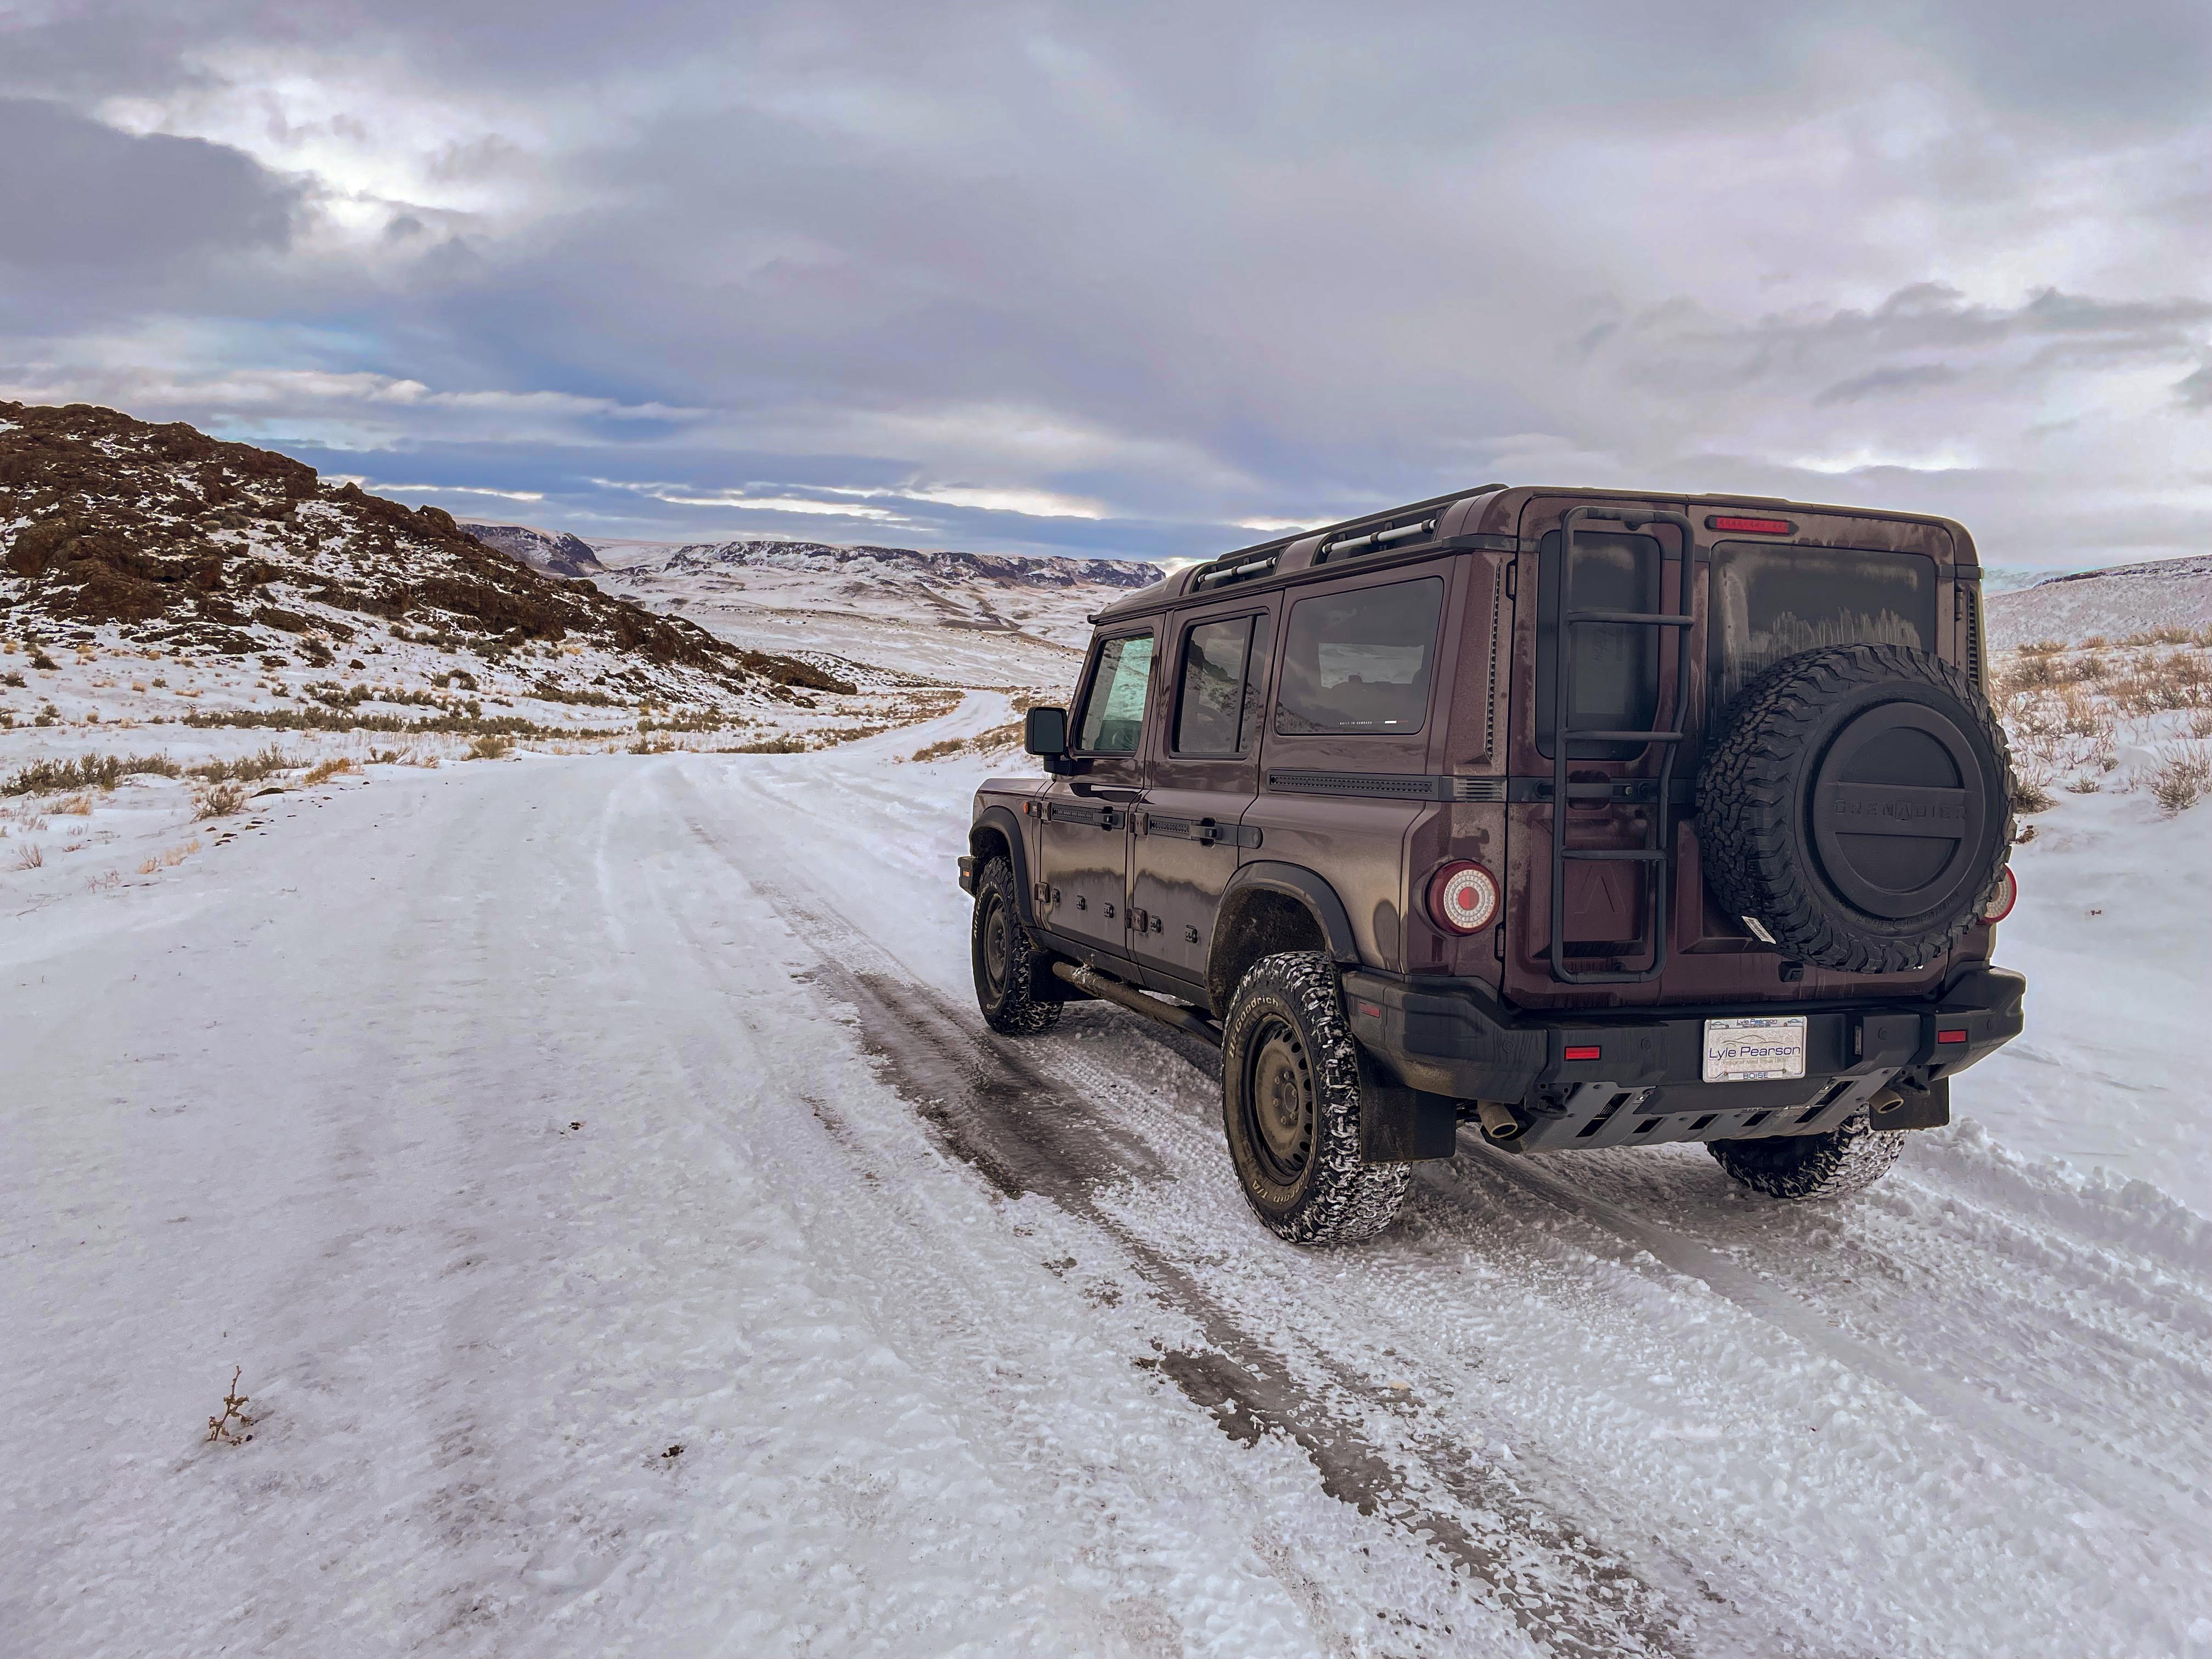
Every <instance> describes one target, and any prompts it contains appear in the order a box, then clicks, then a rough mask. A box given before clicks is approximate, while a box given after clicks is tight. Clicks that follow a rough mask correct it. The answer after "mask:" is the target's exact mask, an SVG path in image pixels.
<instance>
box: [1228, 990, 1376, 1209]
mask: <svg viewBox="0 0 2212 1659" xmlns="http://www.w3.org/2000/svg"><path fill="white" fill-rule="evenodd" d="M1364 1104H1365V1089H1364V1085H1363V1084H1362V1082H1361V1079H1360V1067H1359V1048H1358V1043H1357V1042H1354V1041H1353V1039H1352V1031H1351V1029H1350V1027H1348V1026H1347V1025H1346V1024H1345V1018H1344V1005H1343V1001H1342V999H1341V996H1340V993H1339V991H1338V988H1337V981H1336V968H1335V965H1334V963H1331V962H1330V961H1329V959H1328V957H1325V956H1322V955H1320V954H1318V953H1316V952H1310V951H1288V952H1285V953H1284V954H1282V955H1280V956H1273V957H1263V958H1262V959H1261V961H1260V962H1258V963H1255V964H1254V966H1253V968H1252V969H1251V970H1250V971H1249V973H1247V974H1246V975H1244V978H1243V981H1242V982H1241V983H1240V984H1239V985H1238V986H1237V994H1236V996H1235V998H1234V999H1233V1000H1231V1003H1230V1005H1229V1018H1228V1019H1227V1020H1226V1021H1225V1022H1224V1024H1223V1027H1222V1036H1221V1109H1222V1119H1223V1122H1224V1126H1225V1127H1226V1129H1227V1131H1228V1134H1229V1156H1230V1158H1231V1161H1232V1162H1233V1163H1234V1164H1236V1166H1237V1182H1238V1184H1239V1185H1241V1186H1242V1187H1243V1188H1244V1196H1245V1198H1246V1200H1249V1202H1250V1204H1251V1206H1252V1208H1253V1209H1254V1210H1255V1212H1258V1214H1259V1217H1260V1219H1261V1221H1263V1222H1265V1223H1266V1224H1267V1226H1268V1228H1269V1229H1270V1230H1271V1231H1273V1232H1274V1233H1275V1234H1276V1235H1277V1236H1278V1237H1282V1238H1286V1239H1288V1240H1290V1241H1291V1243H1294V1244H1349V1243H1357V1242H1358V1241H1359V1240H1361V1239H1366V1238H1372V1237H1374V1236H1375V1235H1376V1234H1377V1233H1379V1232H1381V1231H1383V1229H1384V1228H1386V1227H1388V1226H1389V1225H1390V1224H1391V1223H1392V1222H1393V1221H1395V1220H1396V1219H1397V1218H1398V1212H1399V1210H1400V1208H1401V1206H1403V1205H1404V1203H1405V1201H1406V1188H1407V1183H1408V1182H1410V1181H1411V1180H1412V1178H1413V1170H1412V1167H1411V1166H1410V1165H1408V1164H1363V1163H1361V1162H1360V1159H1359V1121H1360V1113H1361V1111H1362V1109H1363V1108H1364Z"/></svg>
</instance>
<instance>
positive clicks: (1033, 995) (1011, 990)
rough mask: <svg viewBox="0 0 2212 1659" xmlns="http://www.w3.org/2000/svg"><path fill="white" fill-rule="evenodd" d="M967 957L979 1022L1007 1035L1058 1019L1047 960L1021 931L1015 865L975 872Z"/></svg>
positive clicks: (989, 865) (988, 863)
mask: <svg viewBox="0 0 2212 1659" xmlns="http://www.w3.org/2000/svg"><path fill="white" fill-rule="evenodd" d="M969 956H970V957H972V958H973V963H974V966H975V1006H977V1007H979V1008H981V1010H982V1011H983V1024H986V1025H987V1026H989V1027H990V1028H991V1029H992V1030H994V1031H1000V1032H1003V1033H1005V1034H1006V1036H1032V1035H1034V1034H1035V1033H1036V1032H1038V1031H1042V1030H1048V1029H1049V1028H1050V1027H1051V1026H1052V1025H1053V1024H1054V1023H1056V1022H1057V1021H1058V1020H1059V1018H1060V1000H1058V999H1057V998H1050V997H1049V989H1048V976H1049V975H1050V974H1051V972H1052V969H1051V966H1050V963H1049V959H1048V957H1046V956H1045V954H1044V952H1042V951H1040V950H1038V949H1037V948H1036V946H1035V945H1032V944H1030V936H1029V934H1028V933H1026V932H1025V931H1024V929H1023V927H1022V923H1021V909H1020V907H1019V906H1018V904H1017V903H1016V902H1015V895H1014V866H1012V864H1011V863H1010V862H1009V861H1007V860H1006V859H1004V858H994V859H989V860H985V862H984V865H983V867H982V868H981V870H979V871H978V872H976V874H975V919H974V921H973V922H972V924H971V925H970V927H969ZM1048 998H1049V1000H1048Z"/></svg>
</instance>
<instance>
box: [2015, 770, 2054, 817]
mask: <svg viewBox="0 0 2212 1659" xmlns="http://www.w3.org/2000/svg"><path fill="white" fill-rule="evenodd" d="M2050 781H2051V780H2050V778H2049V776H2048V775H2043V776H2038V775H2037V773H2036V769H2033V768H2029V767H2021V768H2018V769H2015V772H2014V774H2013V780H2012V810H2013V811H2015V813H2017V814H2018V815H2020V816H2021V817H2027V815H2028V814H2029V813H2031V812H2048V811H2050V810H2051V808H2052V807H2054V806H2056V805H2058V798H2057V796H2056V795H2053V794H2052V793H2051V790H2050V787H2049V785H2050Z"/></svg>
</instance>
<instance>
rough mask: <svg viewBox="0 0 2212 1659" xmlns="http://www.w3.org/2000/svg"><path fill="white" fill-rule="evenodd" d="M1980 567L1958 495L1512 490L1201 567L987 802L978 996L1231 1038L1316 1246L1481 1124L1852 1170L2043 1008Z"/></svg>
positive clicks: (1032, 1010)
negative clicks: (1104, 1005)
mask: <svg viewBox="0 0 2212 1659" xmlns="http://www.w3.org/2000/svg"><path fill="white" fill-rule="evenodd" d="M1980 580H1981V571H1980V568H1978V564H1977V562H1976V560H1975V555H1974V546H1973V543H1972V540H1971V539H1970V538H1968V537H1967V535H1966V531H1965V530H1964V529H1963V528H1962V527H1960V526H1959V525H1957V524H1954V523H1953V522H1951V521H1950V520H1945V519H1933V518H1925V517H1921V516H1917V515H1915V514H1911V513H1876V512H1869V511H1865V510H1863V509H1858V508H1850V507H1814V506H1808V505H1803V504H1801V503H1797V502H1785V501H1766V500H1759V499H1754V498H1746V497H1734V498H1726V499H1723V498H1719V497H1712V498H1707V497H1701V496H1673V495H1643V496H1623V495H1613V494H1608V493H1603V492H1596V491H1589V490H1573V489H1523V488H1506V487H1504V486H1495V485H1493V486H1490V487H1487V488H1485V489H1478V490H1474V491H1471V492H1468V493H1466V494H1463V495H1449V496H1442V497H1439V498H1438V499H1437V500H1435V501H1421V502H1418V503H1416V504H1414V505H1413V506H1410V507H1400V508H1396V509H1394V510H1393V511H1391V512H1388V513H1377V514H1375V515H1373V516H1371V517H1369V518H1364V519H1359V520H1352V521H1351V522H1349V523H1346V524H1341V525H1338V526H1333V527H1332V528H1330V529H1328V530H1324V531H1321V532H1316V533H1308V534H1304V535H1299V536H1297V537H1294V538H1285V539H1283V540H1280V541H1273V542H1267V543H1264V544H1261V545H1259V546H1256V547H1250V548H1246V549H1243V550H1241V551H1239V552H1236V553H1231V554H1230V555H1228V556H1225V557H1222V558H1219V559H1216V560H1213V561H1212V562H1209V563H1206V564H1202V565H1200V566H1197V567H1196V568H1190V569H1186V570H1182V571H1180V572H1178V573H1177V574H1175V575H1173V576H1170V578H1168V579H1167V580H1165V581H1164V582H1161V583H1159V584H1158V585H1157V586H1153V587H1150V588H1146V590H1144V591H1143V592H1139V593H1136V594H1133V595H1132V596H1131V597H1129V598H1127V599H1123V600H1121V601H1119V602H1117V603H1116V604H1114V605H1109V607H1108V608H1107V609H1106V610H1104V611H1101V612H1100V613H1098V615H1097V617H1094V618H1092V620H1093V622H1094V623H1096V624H1097V634H1096V636H1095V637H1094V638H1093V640H1092V641H1091V649H1090V652H1089V653H1088V655H1087V657H1086V658H1085V663H1084V667H1083V675H1082V678H1081V680H1080V682H1079V684H1078V685H1077V688H1076V693H1075V697H1074V702H1073V713H1072V714H1071V713H1070V712H1069V711H1066V710H1062V709H1057V708H1036V709H1032V710H1030V714H1029V716H1028V745H1027V746H1028V748H1029V750H1030V753H1032V754H1034V755H1037V756H1039V757H1042V761H1043V764H1044V769H1045V772H1046V774H1047V775H1045V776H1043V777H1031V778H1004V779H994V780H993V781H990V782H987V783H986V784H985V785H983V787H981V789H979V790H978V791H977V792H976V794H975V820H974V823H973V824H972V826H971V828H970V829H969V849H970V850H969V855H968V856H966V857H963V859H962V860H960V868H961V875H960V880H961V885H962V886H963V888H964V889H966V890H968V891H969V892H970V893H972V894H973V895H974V896H975V927H974V951H975V989H976V994H977V997H978V999H979V1000H980V1001H981V1005H982V1009H983V1014H984V1018H986V1020H987V1022H988V1023H989V1024H990V1025H991V1027H992V1028H993V1029H994V1030H998V1031H1001V1032H1006V1033H1028V1032H1037V1031H1042V1030H1045V1029H1046V1028H1048V1027H1049V1026H1050V1025H1051V1024H1053V1023H1054V1020H1055V1019H1057V1018H1058V1017H1059V1013H1060V1006H1061V1005H1063V1004H1064V1003H1066V1002H1068V1001H1071V1000H1078V999H1082V998H1086V997H1096V998H1103V999H1104V1000H1109V1001H1111V1002H1115V1003H1117V1004H1120V1005H1121V1006H1123V1007H1125V1008H1128V1009H1131V1010H1133V1011H1134V1012H1138V1013H1140V1014H1143V1015H1146V1016H1147V1017H1148V1018H1152V1019H1156V1020H1161V1021H1164V1022H1165V1023H1167V1024H1171V1025H1175V1026H1178V1027H1180V1028H1181V1029H1182V1030H1186V1031H1188V1032H1192V1033H1194V1034H1195V1035H1197V1036H1201V1037H1203V1038H1205V1039H1206V1041H1208V1042H1212V1043H1216V1044H1218V1045H1219V1047H1220V1049H1221V1091H1222V1110H1223V1117H1224V1120H1225V1126H1226V1129H1227V1133H1228V1139H1229V1150H1230V1155H1231V1158H1233V1159H1234V1160H1235V1163H1236V1166H1237V1175H1238V1177H1239V1178H1240V1180H1241V1181H1242V1182H1243V1188H1244V1191H1245V1193H1246V1194H1247V1195H1248V1197H1249V1199H1250V1200H1251V1202H1252V1206H1253V1207H1254V1208H1255V1210H1256V1211H1257V1212H1259V1214H1260V1216H1261V1218H1262V1219H1263V1220H1264V1221H1266V1223H1267V1225H1269V1226H1270V1227H1272V1228H1273V1229H1274V1230H1275V1231H1277V1232H1278V1233H1279V1234H1280V1235H1282V1236H1283V1237H1285V1238H1290V1239H1294V1240H1298V1241H1303V1242H1321V1241H1327V1240H1346V1239H1355V1238H1361V1237H1369V1236H1370V1235H1372V1234H1373V1233H1375V1232H1376V1231H1380V1230H1381V1229H1382V1228H1383V1227H1385V1226H1387V1225H1389V1222H1390V1220H1391V1219H1392V1218H1393V1217H1394V1216H1395V1214H1396V1212H1397V1211H1398V1208H1399V1206H1400V1205H1401V1202H1402V1201H1403V1199H1404V1196H1405V1193H1406V1190H1407V1182H1408V1178H1409V1176H1410V1173H1411V1171H1410V1165H1411V1164H1413V1163H1414V1162H1416V1161H1418V1160H1420V1159H1423V1158H1449V1157H1451V1156H1452V1154H1453V1152H1454V1150H1455V1146H1456V1144H1457V1136H1458V1130H1459V1126H1460V1125H1461V1124H1462V1122H1473V1123H1474V1124H1477V1125H1479V1126H1480V1133H1481V1135H1482V1136H1483V1137H1484V1139H1486V1140H1488V1141H1489V1142H1490V1143H1491V1144H1492V1146H1498V1147H1501V1148H1507V1149H1511V1150H1514V1151H1517V1152H1569V1151H1577V1150H1581V1149H1585V1148H1593V1147H1601V1146H1623V1145H1634V1146H1651V1145H1656V1144H1657V1143H1659V1142H1661V1141H1679V1140H1695V1141H1702V1142H1704V1143H1705V1145H1706V1146H1708V1147H1709V1148H1710V1149H1711V1152H1712V1154H1713V1156H1714V1157H1715V1158H1717V1159H1718V1160H1719V1162H1720V1164H1721V1166H1722V1168H1723V1169H1724V1170H1727V1171H1728V1173H1729V1175H1730V1176H1734V1177H1735V1179H1737V1180H1738V1181H1741V1182H1745V1183H1746V1184H1747V1185H1749V1186H1752V1187H1754V1188H1758V1189H1759V1190H1760V1191H1762V1192H1765V1193H1769V1194H1774V1195H1775V1196H1778V1197H1782V1198H1790V1199H1808V1198H1822V1197H1831V1196H1834V1195H1837V1194H1843V1193H1846V1192H1851V1191H1855V1190H1857V1189H1858V1188H1861V1187H1863V1186H1864V1185H1865V1184H1866V1183H1867V1182H1870V1181H1872V1180H1873V1179H1875V1177H1876V1176H1879V1175H1880V1174H1881V1172H1882V1171H1883V1170H1886V1169H1887V1167H1888V1166H1889V1164H1890V1163H1891V1162H1892V1161H1893V1159H1894V1158H1895V1157H1896V1155H1897V1151H1898V1148H1899V1145H1900V1144H1901V1136H1900V1134H1899V1133H1898V1132H1899V1131H1903V1130H1907V1129H1918V1128H1928V1127H1934V1126H1936V1125H1940V1124H1943V1123H1947V1122H1948V1121H1949V1117H1950V1107H1949V1099H1948V1088H1949V1085H1948V1079H1950V1077H1951V1076H1952V1074H1953V1073H1955V1072H1958V1071H1959V1070H1960V1069H1961V1068H1963V1067H1965V1066H1970V1065H1972V1064H1973V1062H1974V1061H1976V1060H1979V1059H1980V1058H1981V1057H1982V1056H1983V1055H1984V1054H1988V1053H1989V1052H1990V1050H1992V1049H1993V1048H1996V1046H1997V1045H1998V1044H2000V1043H2002V1042H2005V1041H2006V1040H2007V1039H2008V1038H2010V1037H2012V1036H2015V1034H2017V1033H2018V1032H2019V1030H2021V994H2022V993H2023V991H2024V990H2025V988H2026V987H2025V982H2024V981H2022V980H2021V976H2020V975H2017V974H2014V973H2008V972H2007V971H2005V970H2003V969H1999V968H1996V967H1993V966H1992V965H1991V964H1990V949H1991V945H1992V940H1993V937H1994V928H1995V924H1996V921H1998V920H2000V919H2001V918H2002V916H2003V915H2004V914H2005V912H2006V911H2007V909H2008V908H2009V907H2010V905H2011V902H2012V893H2013V886H2012V878H2011V875H2010V872H2008V870H2007V868H2006V855H2007V853H2008V849H2009V848H2010V846H2011V842H2012V818H2011V805H2010V802H2011V791H2012V774H2011V769H2010V761H2009V757H2008V753H2007V750H2006V745H2005V738H2004V734H2003V732H2002V730H2001V729H2000V728H1999V726H1998V725H1997V722H1996V719H1995V717H1994V715H1993V714H1992V713H1991V711H1990V704H1989V702H1988V699H1987V697H1986V696H1985V695H1984V664H1983V650H1984V647H1983V640H1982V623H1981V606H1980V591H1981V590H1980Z"/></svg>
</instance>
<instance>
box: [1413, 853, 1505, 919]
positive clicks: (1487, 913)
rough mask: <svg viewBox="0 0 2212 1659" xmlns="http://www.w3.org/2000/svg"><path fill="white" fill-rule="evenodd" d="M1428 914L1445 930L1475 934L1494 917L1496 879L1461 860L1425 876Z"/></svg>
mask: <svg viewBox="0 0 2212 1659" xmlns="http://www.w3.org/2000/svg"><path fill="white" fill-rule="evenodd" d="M1429 914H1430V915H1431V916H1433V917H1435V918H1436V923H1437V927H1441V928H1443V930H1444V931H1445V932H1446V933H1480V932H1481V931H1482V930H1483V929H1484V928H1486V927H1489V926H1490V924H1491V923H1492V922H1493V921H1497V920H1498V878H1497V877H1495V876H1493V875H1492V874H1491V873H1490V872H1489V871H1487V870H1486V869H1484V868H1483V867H1482V866H1480V865H1479V864H1476V863H1474V862H1472V861H1471V860H1466V859H1462V860H1457V861H1456V862H1454V863H1451V864H1447V865H1445V866H1443V868H1442V869H1440V870H1438V871H1437V872H1436V874H1434V875H1433V876H1431V877H1430V878H1429Z"/></svg>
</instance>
